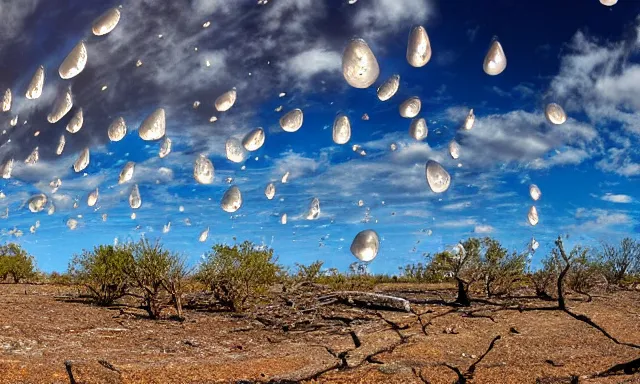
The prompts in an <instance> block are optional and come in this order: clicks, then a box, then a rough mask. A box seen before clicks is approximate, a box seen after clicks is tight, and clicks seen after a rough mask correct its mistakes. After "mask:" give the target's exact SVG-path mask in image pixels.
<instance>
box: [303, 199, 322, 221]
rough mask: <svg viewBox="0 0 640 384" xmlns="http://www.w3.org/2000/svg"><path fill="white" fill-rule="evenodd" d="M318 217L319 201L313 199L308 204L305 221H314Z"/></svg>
mask: <svg viewBox="0 0 640 384" xmlns="http://www.w3.org/2000/svg"><path fill="white" fill-rule="evenodd" d="M318 217H320V200H318V198H317V197H314V198H313V199H312V200H311V202H310V203H309V210H308V211H307V215H306V218H307V220H316V219H317V218H318Z"/></svg>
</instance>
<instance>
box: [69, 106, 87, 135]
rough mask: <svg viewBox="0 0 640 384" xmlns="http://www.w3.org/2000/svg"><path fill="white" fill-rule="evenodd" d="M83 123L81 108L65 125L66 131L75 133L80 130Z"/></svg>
mask: <svg viewBox="0 0 640 384" xmlns="http://www.w3.org/2000/svg"><path fill="white" fill-rule="evenodd" d="M83 123H84V116H83V114H82V108H80V109H78V111H77V112H76V114H75V115H73V117H72V118H71V120H69V123H68V124H67V131H68V132H70V133H76V132H78V131H79V130H80V128H82V124H83Z"/></svg>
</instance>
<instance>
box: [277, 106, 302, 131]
mask: <svg viewBox="0 0 640 384" xmlns="http://www.w3.org/2000/svg"><path fill="white" fill-rule="evenodd" d="M303 120H304V115H303V113H302V110H301V109H299V108H296V109H294V110H292V111H289V112H287V113H286V114H285V115H284V116H282V117H281V118H280V127H281V128H282V129H283V130H284V131H285V132H295V131H297V130H298V129H300V127H302V121H303Z"/></svg>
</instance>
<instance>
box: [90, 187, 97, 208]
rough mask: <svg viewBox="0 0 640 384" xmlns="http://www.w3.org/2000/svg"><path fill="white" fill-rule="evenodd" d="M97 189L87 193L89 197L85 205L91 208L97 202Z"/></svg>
mask: <svg viewBox="0 0 640 384" xmlns="http://www.w3.org/2000/svg"><path fill="white" fill-rule="evenodd" d="M98 195H99V194H98V188H96V189H94V190H93V191H91V192H89V196H88V197H87V205H88V206H90V207H93V206H94V205H96V203H97V202H98Z"/></svg>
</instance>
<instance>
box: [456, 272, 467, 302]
mask: <svg viewBox="0 0 640 384" xmlns="http://www.w3.org/2000/svg"><path fill="white" fill-rule="evenodd" d="M456 281H457V282H458V297H456V301H455V302H456V303H457V304H460V305H461V306H463V307H469V306H471V299H469V293H468V292H467V289H468V288H469V287H468V284H466V283H465V282H464V281H463V280H462V279H460V278H457V277H456Z"/></svg>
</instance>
